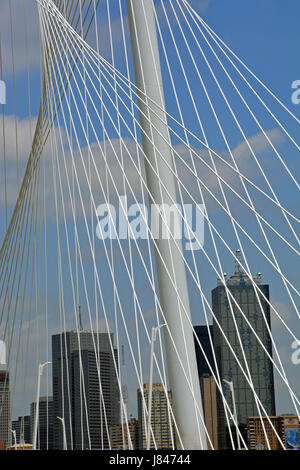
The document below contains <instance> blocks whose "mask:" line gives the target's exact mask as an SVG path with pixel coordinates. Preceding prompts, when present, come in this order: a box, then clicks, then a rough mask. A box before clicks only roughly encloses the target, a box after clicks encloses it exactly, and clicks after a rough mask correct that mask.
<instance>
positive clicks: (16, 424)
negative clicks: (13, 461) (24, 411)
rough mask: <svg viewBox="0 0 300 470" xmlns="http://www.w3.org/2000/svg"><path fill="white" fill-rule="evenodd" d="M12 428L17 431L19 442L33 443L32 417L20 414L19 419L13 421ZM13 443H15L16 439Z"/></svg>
mask: <svg viewBox="0 0 300 470" xmlns="http://www.w3.org/2000/svg"><path fill="white" fill-rule="evenodd" d="M11 428H12V430H13V431H15V432H16V441H17V444H20V443H22V444H23V443H24V444H31V442H32V441H31V418H30V416H29V415H28V416H19V418H18V419H16V420H15V421H12V423H11ZM12 443H13V444H15V442H14V439H13V440H12Z"/></svg>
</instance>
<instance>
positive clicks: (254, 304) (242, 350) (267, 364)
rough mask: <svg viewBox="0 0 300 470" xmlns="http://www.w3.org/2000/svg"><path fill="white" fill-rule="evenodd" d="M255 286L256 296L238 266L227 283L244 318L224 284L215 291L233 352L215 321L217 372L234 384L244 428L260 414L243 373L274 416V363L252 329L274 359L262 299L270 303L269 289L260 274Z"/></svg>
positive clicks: (220, 318) (226, 392)
mask: <svg viewBox="0 0 300 470" xmlns="http://www.w3.org/2000/svg"><path fill="white" fill-rule="evenodd" d="M255 283H256V286H257V290H258V294H257V295H256V294H255V291H254V287H253V285H252V282H251V280H250V279H249V278H248V276H246V274H245V273H244V272H242V270H241V269H240V266H239V265H236V269H235V273H234V275H233V276H231V277H230V278H229V279H227V281H226V285H227V288H228V291H229V292H230V294H231V295H232V297H233V298H234V299H235V301H236V303H237V305H238V306H239V307H240V308H241V310H242V312H243V314H244V316H245V318H244V317H243V315H242V313H241V312H240V311H239V309H238V307H237V306H236V305H235V303H234V301H233V300H232V298H231V297H230V294H229V293H227V292H226V290H225V287H224V285H223V284H221V282H219V283H218V286H217V287H216V288H215V289H214V290H213V291H212V308H213V312H214V314H215V316H216V319H217V321H218V323H219V324H220V327H221V328H222V330H223V331H224V333H225V336H226V338H227V340H228V342H229V343H230V345H231V347H232V349H233V352H232V351H231V350H230V347H229V345H228V343H227V341H226V339H225V338H224V336H223V334H222V332H221V328H220V327H219V325H218V323H217V321H216V320H214V322H213V330H214V348H215V352H216V357H217V364H218V370H219V373H220V377H221V379H222V381H223V379H225V380H227V381H229V382H232V383H233V387H234V393H235V402H236V408H237V417H238V422H239V424H240V425H241V426H242V427H243V426H246V420H247V417H248V416H256V415H258V414H259V412H258V408H257V403H256V400H255V396H254V393H253V391H252V390H251V387H250V385H249V384H248V382H247V380H246V378H245V376H244V374H243V372H246V373H247V370H249V372H250V376H251V379H252V381H253V385H254V389H255V391H256V393H257V395H258V398H259V400H260V401H261V404H262V405H263V407H264V408H265V411H266V413H267V414H268V415H269V416H274V415H275V396H274V378H273V366H272V362H271V360H270V359H269V357H268V355H267V354H266V352H265V351H264V350H263V347H262V345H261V344H260V342H259V340H258V339H257V338H256V337H255V335H254V333H253V331H252V330H251V328H250V326H249V325H251V326H252V327H253V329H254V331H255V332H256V334H257V335H258V337H259V339H260V341H261V343H262V344H263V345H264V347H265V348H266V350H267V351H268V354H269V355H270V356H271V357H272V344H271V338H270V334H269V332H268V328H271V324H270V307H269V305H268V303H267V302H266V300H265V299H264V298H263V296H262V293H263V294H264V296H265V297H266V299H268V300H269V286H268V285H267V284H262V282H261V275H260V274H259V275H258V278H257V279H255ZM257 297H258V298H257ZM258 299H259V300H260V302H259V301H258ZM230 302H231V305H232V308H231V307H230ZM260 303H261V306H260ZM248 322H249V323H248ZM237 330H238V332H239V335H240V339H239V337H238V334H237ZM234 355H235V356H236V357H237V358H238V360H239V361H240V364H241V366H242V368H240V366H239V365H238V363H237V361H236V359H235V357H234ZM247 368H248V369H247ZM223 390H224V395H225V398H226V401H227V403H228V405H229V406H230V408H231V410H233V403H232V394H231V391H230V388H229V386H228V385H227V384H226V383H224V384H223ZM223 408H224V407H223Z"/></svg>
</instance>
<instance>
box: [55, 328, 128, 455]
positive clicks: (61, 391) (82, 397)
mask: <svg viewBox="0 0 300 470" xmlns="http://www.w3.org/2000/svg"><path fill="white" fill-rule="evenodd" d="M110 341H111V342H110ZM111 345H113V335H112V334H111V335H109V334H107V333H98V334H97V333H92V332H90V331H80V332H77V331H70V332H66V333H62V334H58V335H54V336H52V363H53V413H54V448H55V449H62V448H63V445H64V434H65V441H66V445H67V449H68V450H71V449H74V450H82V449H102V448H104V449H108V448H109V437H108V436H109V427H110V426H113V425H116V424H119V421H120V416H119V414H120V412H119V409H120V394H119V388H118V382H117V374H116V372H115V364H118V358H117V350H116V349H113V351H112V349H111ZM59 418H62V419H59Z"/></svg>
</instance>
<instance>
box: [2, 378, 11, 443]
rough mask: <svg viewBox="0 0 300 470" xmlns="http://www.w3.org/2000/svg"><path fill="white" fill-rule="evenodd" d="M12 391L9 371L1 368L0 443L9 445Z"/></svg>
mask: <svg viewBox="0 0 300 470" xmlns="http://www.w3.org/2000/svg"><path fill="white" fill-rule="evenodd" d="M9 428H10V391H9V372H8V371H6V370H0V443H1V444H2V445H1V447H4V448H6V447H8V446H9V443H10V429H9Z"/></svg>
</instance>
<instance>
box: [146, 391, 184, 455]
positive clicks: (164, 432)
mask: <svg viewBox="0 0 300 470" xmlns="http://www.w3.org/2000/svg"><path fill="white" fill-rule="evenodd" d="M143 396H144V401H143ZM148 397H149V384H144V386H143V392H142V391H141V390H140V389H139V390H138V422H139V449H146V447H147V417H146V412H145V406H146V409H148ZM168 401H169V403H171V401H172V394H171V392H170V391H168V399H167V397H166V392H165V390H164V387H163V384H161V383H154V384H153V389H152V413H151V427H152V432H153V434H152V433H151V440H150V447H151V449H154V448H155V445H154V441H153V436H154V439H155V444H156V447H157V449H172V448H173V447H172V446H173V444H174V445H175V433H174V423H173V420H172V416H171V411H170V407H169V406H168Z"/></svg>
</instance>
